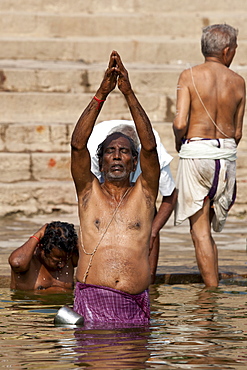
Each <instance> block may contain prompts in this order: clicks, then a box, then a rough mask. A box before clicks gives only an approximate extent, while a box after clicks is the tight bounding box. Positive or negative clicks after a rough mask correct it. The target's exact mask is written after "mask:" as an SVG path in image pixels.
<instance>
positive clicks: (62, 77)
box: [0, 60, 247, 94]
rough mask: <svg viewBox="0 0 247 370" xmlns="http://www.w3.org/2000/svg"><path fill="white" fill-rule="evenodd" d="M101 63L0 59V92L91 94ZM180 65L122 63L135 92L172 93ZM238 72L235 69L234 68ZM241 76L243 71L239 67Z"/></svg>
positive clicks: (95, 87) (101, 73) (95, 86)
mask: <svg viewBox="0 0 247 370" xmlns="http://www.w3.org/2000/svg"><path fill="white" fill-rule="evenodd" d="M107 64H108V60H106V61H105V63H100V64H99V63H97V64H96V63H94V64H85V63H83V62H67V61H57V62H54V61H37V60H0V90H1V91H8V92H59V93H69V92H71V93H89V92H92V94H93V93H95V91H96V90H97V89H98V87H99V84H100V82H101V80H102V77H103V74H104V71H105V69H106V68H107ZM186 67H188V65H181V64H174V65H169V64H167V65H166V64H162V65H155V64H150V65H148V64H142V65H140V64H138V63H135V64H134V63H126V68H127V69H128V71H129V75H130V79H131V82H132V84H133V86H134V87H135V91H136V93H144V92H155V91H159V93H160V94H163V93H167V92H169V91H170V92H171V91H172V92H174V91H175V89H176V84H177V80H178V76H179V74H180V72H181V71H182V70H183V69H184V68H186ZM236 68H237V69H239V67H238V66H236ZM240 70H241V73H242V72H243V71H245V73H246V76H247V67H246V69H244V68H240Z"/></svg>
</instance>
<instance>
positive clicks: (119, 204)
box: [80, 187, 132, 284]
mask: <svg viewBox="0 0 247 370" xmlns="http://www.w3.org/2000/svg"><path fill="white" fill-rule="evenodd" d="M131 189H132V188H131V187H130V188H128V189H127V190H126V192H125V193H124V195H123V196H122V198H121V199H120V202H119V203H118V205H117V207H116V208H115V211H114V212H113V215H112V217H111V219H110V221H109V222H108V224H107V226H106V228H105V230H104V232H103V233H102V235H101V237H100V239H99V241H98V243H97V245H96V247H95V248H94V250H93V251H92V252H87V251H86V250H85V247H84V245H83V243H82V231H81V224H80V237H81V246H82V250H83V252H84V253H85V254H86V255H88V256H90V260H89V263H88V267H87V269H86V272H85V274H84V276H83V284H85V282H86V278H87V276H88V273H89V270H90V267H91V266H92V261H93V256H94V255H95V253H96V251H97V249H98V247H99V245H100V243H101V241H102V239H103V238H104V236H105V234H106V232H107V230H108V229H109V226H110V224H111V223H112V221H113V219H114V217H115V215H116V213H117V211H118V209H119V207H120V206H121V204H122V203H123V200H124V198H125V197H126V195H127V194H128V192H129V191H130V190H131Z"/></svg>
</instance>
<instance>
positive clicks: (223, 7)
mask: <svg viewBox="0 0 247 370" xmlns="http://www.w3.org/2000/svg"><path fill="white" fill-rule="evenodd" d="M16 9H18V10H19V11H25V12H54V13H108V12H112V13H118V12H129V13H133V12H143V13H147V14H148V15H149V14H150V13H152V12H156V13H161V12H170V11H172V12H173V11H179V12H184V11H185V12H190V11H212V12H214V11H222V12H223V11H234V10H236V11H244V10H245V9H246V0H218V1H212V0H204V1H203V2H202V1H199V0H194V1H191V0H165V1H164V0H155V1H150V0H142V1H140V0H125V1H122V0H104V1H98V0H83V1H82V0H74V1H72V2H71V0H35V1H33V0H1V10H2V11H16Z"/></svg>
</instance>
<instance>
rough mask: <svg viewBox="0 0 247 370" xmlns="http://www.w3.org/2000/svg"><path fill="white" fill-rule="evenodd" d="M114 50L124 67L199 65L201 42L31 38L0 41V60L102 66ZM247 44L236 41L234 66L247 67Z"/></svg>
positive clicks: (140, 38) (188, 39)
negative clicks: (125, 65) (30, 60)
mask: <svg viewBox="0 0 247 370" xmlns="http://www.w3.org/2000/svg"><path fill="white" fill-rule="evenodd" d="M112 50H117V51H118V52H119V53H120V55H121V56H122V57H123V61H124V62H125V63H149V64H150V63H155V64H168V63H170V64H173V63H177V62H180V63H188V62H189V63H191V64H195V63H200V62H201V61H202V55H201V51H200V40H196V39H195V38H192V37H176V38H174V37H171V36H160V37H154V36H149V37H147V36H128V37H124V36H122V37H121V36H114V37H73V38H72V37H71V38H66V39H61V38H39V39H37V38H32V37H19V38H17V37H1V39H0V59H33V60H53V61H56V60H61V61H63V60H67V61H83V62H84V63H87V64H90V63H105V62H106V61H108V59H109V55H110V53H111V51H112ZM246 55H247V40H246V39H244V40H240V41H239V48H238V50H237V54H236V56H235V59H234V61H235V64H237V65H246V63H247V62H246Z"/></svg>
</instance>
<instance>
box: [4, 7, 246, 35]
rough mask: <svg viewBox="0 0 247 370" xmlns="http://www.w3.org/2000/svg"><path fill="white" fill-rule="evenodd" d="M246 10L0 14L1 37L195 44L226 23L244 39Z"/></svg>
mask: <svg viewBox="0 0 247 370" xmlns="http://www.w3.org/2000/svg"><path fill="white" fill-rule="evenodd" d="M246 21H247V11H246V12H243V11H242V10H239V9H237V10H236V11H233V10H232V9H231V10H229V12H222V10H220V11H214V12H210V11H201V10H199V11H198V10H197V11H184V12H177V11H175V12H161V11H160V12H159V13H156V12H152V11H151V12H150V13H149V14H148V16H147V14H146V13H142V12H141V10H140V12H133V13H130V12H126V10H125V9H124V12H122V13H119V12H118V13H114V12H110V13H91V14H85V13H74V14H68V13H64V14H59V13H50V12H49V13H45V12H42V13H37V12H34V13H27V12H26V11H25V12H23V11H22V12H21V11H19V10H18V11H0V34H1V37H17V38H20V37H21V36H26V37H35V38H44V37H52V38H55V37H59V38H66V37H81V36H84V37H85V36H88V37H97V36H101V37H102V36H109V37H113V36H114V37H116V36H123V37H128V35H133V36H143V35H145V36H146V37H150V36H158V37H160V36H164V35H169V36H172V37H183V36H186V37H188V36H191V37H194V39H195V40H196V41H197V42H199V41H200V37H201V30H202V28H203V27H205V26H206V25H208V24H215V23H228V24H230V25H232V26H233V27H236V28H238V29H239V30H240V33H239V40H241V39H245V38H246V37H247V28H246V26H245V25H246Z"/></svg>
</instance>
